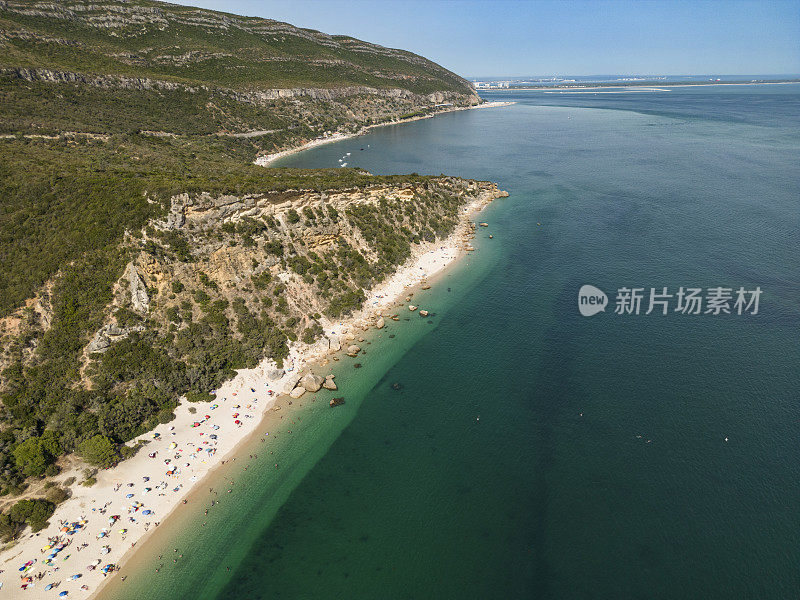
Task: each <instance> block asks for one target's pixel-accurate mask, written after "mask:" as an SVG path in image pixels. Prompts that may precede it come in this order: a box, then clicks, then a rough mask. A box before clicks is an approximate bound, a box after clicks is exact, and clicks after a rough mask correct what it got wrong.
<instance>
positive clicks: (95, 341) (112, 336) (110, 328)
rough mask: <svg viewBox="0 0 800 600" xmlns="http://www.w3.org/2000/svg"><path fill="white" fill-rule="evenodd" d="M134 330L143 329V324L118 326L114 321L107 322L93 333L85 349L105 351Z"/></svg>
mask: <svg viewBox="0 0 800 600" xmlns="http://www.w3.org/2000/svg"><path fill="white" fill-rule="evenodd" d="M134 331H144V326H143V325H135V326H133V327H120V326H119V325H117V324H116V323H109V324H108V325H105V326H104V327H102V328H101V329H100V330H98V331H97V332H96V333H95V334H94V337H93V338H92V341H91V342H89V345H88V346H87V347H86V350H87V351H88V352H105V351H106V350H108V348H109V347H110V346H111V344H112V343H114V342H117V341H119V340H121V339H124V338H126V337H128V336H129V335H130V334H131V333H133V332H134Z"/></svg>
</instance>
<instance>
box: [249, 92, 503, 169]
mask: <svg viewBox="0 0 800 600" xmlns="http://www.w3.org/2000/svg"><path fill="white" fill-rule="evenodd" d="M512 104H516V102H484V103H483V104H477V105H475V106H454V107H451V108H446V109H443V110H440V111H437V112H435V113H431V114H429V115H421V116H419V117H411V118H409V119H403V120H398V121H387V122H386V123H377V124H375V125H368V126H367V127H362V128H361V129H360V130H359V131H357V132H355V133H338V132H337V133H334V134H332V135H329V136H326V137H321V138H316V139H314V140H311V141H309V142H306V143H305V144H301V145H300V146H295V147H293V148H289V149H287V150H282V151H281V152H275V153H274V154H265V155H263V156H259V157H258V158H256V160H255V164H257V165H260V166H262V167H266V166H267V165H269V164H271V163H273V162H275V161H276V160H278V159H279V158H284V157H285V156H291V155H292V154H296V153H298V152H302V151H303V150H308V149H310V148H316V147H317V146H322V145H324V144H330V143H332V142H340V141H342V140H348V139H350V138H354V137H358V136H360V135H364V134H365V133H368V132H369V131H370V130H371V129H375V128H376V127H386V126H387V125H400V124H402V123H411V122H412V121H420V120H422V119H430V118H431V117H435V116H437V115H441V114H444V113H448V112H457V111H460V110H471V109H475V108H499V107H502V106H510V105H512Z"/></svg>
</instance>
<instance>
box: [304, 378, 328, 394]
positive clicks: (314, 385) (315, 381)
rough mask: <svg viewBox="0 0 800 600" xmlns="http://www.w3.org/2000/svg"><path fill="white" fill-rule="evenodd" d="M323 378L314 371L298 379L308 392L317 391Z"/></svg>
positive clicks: (323, 381) (323, 380)
mask: <svg viewBox="0 0 800 600" xmlns="http://www.w3.org/2000/svg"><path fill="white" fill-rule="evenodd" d="M323 383H325V379H324V378H322V377H320V376H319V375H315V374H314V373H308V374H307V375H306V376H305V377H303V378H302V379H301V380H300V385H301V386H302V387H303V388H305V389H306V391H308V392H318V391H319V389H320V388H321V387H322V384H323Z"/></svg>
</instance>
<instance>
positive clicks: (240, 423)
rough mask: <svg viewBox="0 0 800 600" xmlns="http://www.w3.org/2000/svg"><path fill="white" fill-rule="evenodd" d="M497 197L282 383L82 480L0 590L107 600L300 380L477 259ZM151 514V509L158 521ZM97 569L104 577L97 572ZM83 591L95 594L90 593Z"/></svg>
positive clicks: (179, 419) (267, 373)
mask: <svg viewBox="0 0 800 600" xmlns="http://www.w3.org/2000/svg"><path fill="white" fill-rule="evenodd" d="M494 198H495V197H494V196H492V195H490V194H486V193H483V194H481V195H480V196H478V198H476V199H474V200H473V201H471V202H470V203H468V204H467V205H465V206H463V207H461V214H460V215H459V217H460V218H459V223H458V224H457V225H456V227H455V229H454V230H453V232H452V233H451V234H450V235H449V236H448V237H447V238H446V239H444V240H440V241H439V242H438V243H436V242H432V243H427V244H424V245H420V246H417V247H415V248H413V250H412V256H411V257H410V258H409V260H408V261H407V262H406V263H405V264H404V265H402V266H400V267H399V268H398V269H397V271H396V272H395V273H394V274H393V275H392V276H390V277H389V278H388V279H386V280H385V281H384V282H382V283H379V284H377V285H376V286H374V287H373V288H372V289H371V290H370V291H369V293H368V294H367V297H366V300H365V301H364V304H363V305H362V308H361V309H360V310H358V311H356V312H355V313H354V314H353V315H352V316H350V317H348V318H347V319H343V320H340V321H337V322H331V321H329V320H327V319H323V320H322V321H321V322H322V324H323V325H324V333H325V336H323V338H322V339H321V340H318V341H317V342H315V343H314V344H311V345H307V344H302V343H297V342H294V343H292V344H291V345H290V353H289V357H288V358H287V359H286V360H285V361H284V372H283V373H282V374H281V375H280V376H277V377H275V375H277V373H276V365H275V363H274V362H273V361H272V360H271V359H268V358H267V359H264V360H262V361H261V363H259V365H258V366H256V367H255V368H253V369H244V370H240V371H238V372H237V375H236V376H235V377H234V378H232V379H230V380H228V381H226V382H224V383H223V384H222V385H221V386H220V387H219V388H218V389H217V390H215V392H216V393H215V400H213V401H211V402H209V403H197V404H192V403H190V402H187V401H185V400H183V401H181V403H180V404H179V406H178V407H177V408H176V410H175V418H174V419H173V420H172V421H170V422H169V423H166V424H161V425H159V426H158V427H156V428H155V429H154V430H152V431H149V432H147V433H145V434H143V435H141V436H138V437H137V438H135V439H134V440H131V442H130V444H131V445H133V444H135V443H136V442H137V441H143V442H145V445H143V447H142V448H141V449H140V450H139V452H138V453H137V454H136V455H135V456H134V457H131V458H129V459H128V460H126V461H124V462H122V463H120V464H119V465H118V466H117V467H114V468H112V469H108V470H102V471H99V472H98V473H97V475H96V478H97V483H96V484H94V485H93V486H92V487H90V488H86V487H82V486H80V485H79V484H77V483H76V484H74V485H73V486H71V491H72V493H73V495H72V496H71V497H70V498H69V499H68V500H66V501H65V502H63V503H62V504H60V505H59V506H58V507H57V508H56V511H55V513H54V514H53V515H52V517H51V518H50V520H49V522H50V525H49V526H48V527H46V528H45V529H43V530H42V531H40V532H38V533H36V534H33V533H30V532H28V533H27V534H26V535H25V536H24V537H22V538H20V539H19V540H18V542H17V543H16V544H15V545H14V546H12V547H11V548H9V549H8V550H6V551H4V552H3V555H2V558H0V569H2V570H3V571H5V573H3V574H0V583H2V584H5V585H2V587H0V598H5V597H15V596H14V594H15V593H21V592H16V591H15V592H10V593H11V596H8V593H9V592H7V590H12V589H13V590H16V586H17V585H20V584H19V583H18V582H17V581H16V580H15V577H13V576H15V575H18V574H19V575H21V576H23V577H24V576H26V575H31V576H35V575H36V574H39V573H41V572H43V571H44V572H45V573H46V576H44V577H42V578H41V579H39V580H36V579H34V580H33V583H34V585H33V586H29V587H28V589H27V590H25V591H26V593H25V595H24V596H23V597H24V598H31V599H37V598H54V597H57V594H58V593H59V592H61V591H64V590H67V591H69V595H70V597H80V598H98V597H101V596H102V590H103V588H104V587H105V585H106V584H107V583H108V582H110V581H112V580H116V577H115V576H113V575H112V576H111V577H102V576H101V573H100V569H101V568H102V566H103V565H106V564H112V565H116V566H117V567H118V568H124V566H125V565H127V564H129V562H130V561H131V560H132V558H133V557H134V556H136V555H137V551H136V550H137V549H136V546H137V544H139V543H140V542H143V541H144V540H146V539H148V538H150V537H151V534H152V533H153V532H154V531H156V530H158V531H160V532H165V533H164V535H169V532H170V525H167V528H166V531H165V530H164V529H163V527H164V525H165V523H167V522H171V520H172V519H171V517H173V513H175V512H176V509H177V508H178V507H179V506H181V505H182V504H183V503H185V500H186V498H187V497H189V496H190V495H191V494H192V493H193V492H195V491H196V490H197V489H199V488H200V485H201V484H202V483H203V482H205V481H206V480H208V479H209V478H212V477H213V476H214V474H215V473H217V472H218V471H219V469H220V468H221V467H222V466H223V465H225V464H226V463H228V462H229V461H230V460H231V459H234V460H235V458H236V456H237V454H238V453H239V452H240V451H241V449H242V448H244V447H246V446H247V445H248V443H249V441H250V440H251V439H252V438H253V436H254V435H255V434H256V433H257V432H258V431H259V430H260V428H262V427H263V426H264V424H265V423H267V422H268V421H269V419H270V418H271V417H272V416H274V415H276V413H275V412H274V411H273V408H274V407H275V406H276V403H277V401H278V400H279V399H288V398H289V396H288V394H287V393H286V392H288V387H293V386H294V382H296V379H297V378H298V375H299V374H300V373H305V372H309V371H312V372H314V371H316V372H319V371H320V367H323V368H327V369H330V365H329V362H328V358H329V357H332V356H334V355H336V354H339V353H341V354H343V353H344V352H346V350H345V348H346V347H347V346H348V345H349V344H351V343H354V340H357V339H358V337H359V335H360V334H361V333H363V332H366V331H367V330H370V329H375V328H376V326H375V323H376V320H377V319H378V318H379V317H381V316H386V317H387V318H388V314H391V313H396V312H397V310H398V309H397V303H398V302H400V301H402V300H403V299H404V296H406V295H408V294H409V292H412V291H413V290H414V289H415V288H417V287H418V286H420V285H422V284H423V283H424V282H426V281H427V280H428V279H429V278H431V277H433V276H434V275H437V274H440V273H441V272H442V271H443V270H444V269H445V268H446V267H448V266H450V265H451V264H453V263H454V262H455V261H456V260H457V259H458V258H460V257H462V256H464V255H465V254H467V252H466V247H467V246H468V243H467V242H465V240H466V239H467V237H468V236H469V235H470V234H471V232H472V230H473V229H472V225H471V223H472V217H473V215H475V214H477V213H478V212H480V211H481V210H482V209H483V208H484V207H485V206H486V205H488V204H489V203H490V202H491V201H492V200H494ZM389 311H391V312H389ZM382 313H388V314H387V315H383V314H382ZM330 336H336V337H338V338H339V339H340V340H341V349H340V350H338V351H335V352H334V351H332V350H331V349H330V348H329V347H328V338H329V337H330ZM307 394H309V395H313V394H311V393H308V392H307ZM192 411H194V412H192ZM212 435H213V436H214V437H213V438H212V437H211V436H212ZM81 466H85V465H81ZM69 476H75V477H78V478H79V479H80V469H77V468H73V469H71V470H70V471H65V472H63V473H61V474H60V475H59V477H58V480H59V481H63V480H64V479H66V478H67V477H69ZM129 495H130V497H128V496H129ZM134 503H137V504H134ZM139 503H140V504H139ZM144 511H149V512H148V515H144V514H143V513H144ZM117 515H118V516H119V519H115V520H114V522H113V524H112V523H111V522H110V521H109V517H112V516H117ZM63 522H69V523H73V522H81V523H82V525H81V527H80V528H79V529H78V530H77V531H76V532H75V533H74V534H73V535H71V536H68V535H64V533H63V532H62V531H61V530H62V523H63ZM56 536H60V539H61V541H67V540H69V544H70V545H69V546H67V547H66V548H65V549H64V550H62V551H61V553H60V554H58V556H55V557H54V559H53V560H52V561H50V563H49V564H47V563H44V562H43V561H45V560H47V556H48V553H47V552H46V551H45V550H44V547H46V546H48V538H54V537H56ZM104 548H105V549H104ZM140 548H141V546H140ZM49 552H50V553H52V552H53V549H50V550H49ZM78 552H80V554H78ZM101 552H105V554H101ZM65 555H66V557H67V558H70V557H71V558H72V560H71V561H70V563H69V564H64V562H63V561H65V560H66V558H64V556H65ZM30 560H35V562H34V563H33V565H32V566H31V568H30V569H29V571H28V572H25V573H19V572H18V571H17V569H18V568H19V567H20V566H23V565H24V564H25V563H26V562H27V561H30ZM98 561H99V562H98ZM18 563H19V564H18ZM95 563H97V565H96V568H95V569H94V570H87V568H88V566H90V565H94V564H95ZM56 568H57V569H58V570H57V571H54V569H56ZM75 574H80V579H77V580H71V577H72V576H73V575H75ZM123 575H124V573H123ZM56 582H58V587H54V588H53V589H51V590H50V591H49V592H48V591H46V590H44V587H45V586H46V585H47V584H49V583H56ZM82 585H85V586H88V589H85V590H84V589H81V586H82Z"/></svg>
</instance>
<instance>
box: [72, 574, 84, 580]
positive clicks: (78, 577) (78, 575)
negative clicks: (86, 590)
mask: <svg viewBox="0 0 800 600" xmlns="http://www.w3.org/2000/svg"><path fill="white" fill-rule="evenodd" d="M81 577H83V575H81V574H80V573H75V575H73V576H72V577H70V579H72V580H73V581H74V580H76V579H80V578H81Z"/></svg>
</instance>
